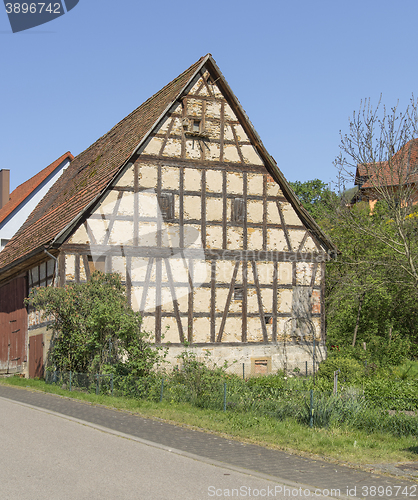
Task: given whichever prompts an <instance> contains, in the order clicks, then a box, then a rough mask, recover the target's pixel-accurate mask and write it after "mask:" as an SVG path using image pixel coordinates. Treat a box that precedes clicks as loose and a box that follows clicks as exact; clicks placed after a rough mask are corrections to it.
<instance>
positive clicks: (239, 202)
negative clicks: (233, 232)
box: [231, 198, 245, 222]
mask: <svg viewBox="0 0 418 500" xmlns="http://www.w3.org/2000/svg"><path fill="white" fill-rule="evenodd" d="M231 219H232V222H244V219H245V204H244V198H234V202H233V204H232V217H231Z"/></svg>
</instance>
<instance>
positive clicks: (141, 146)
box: [0, 54, 336, 276]
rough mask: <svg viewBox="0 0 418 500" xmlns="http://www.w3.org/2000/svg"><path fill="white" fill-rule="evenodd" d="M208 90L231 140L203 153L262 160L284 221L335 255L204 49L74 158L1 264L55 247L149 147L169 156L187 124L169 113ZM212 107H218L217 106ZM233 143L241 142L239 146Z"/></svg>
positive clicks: (218, 158) (224, 158)
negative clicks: (218, 101)
mask: <svg viewBox="0 0 418 500" xmlns="http://www.w3.org/2000/svg"><path fill="white" fill-rule="evenodd" d="M208 76H210V81H209V82H208ZM211 92H212V93H215V95H216V93H219V95H220V96H221V95H222V96H223V97H224V98H225V99H226V101H227V105H226V109H225V110H224V111H225V114H226V115H227V116H229V118H230V120H229V122H230V123H228V124H227V126H226V127H225V129H224V130H223V132H222V133H224V134H225V135H226V136H227V137H228V139H229V141H226V142H228V143H225V147H224V150H223V151H216V148H213V150H211V151H209V153H207V155H208V158H207V159H208V160H210V159H212V160H213V161H223V162H228V161H231V162H236V161H237V159H238V160H239V162H241V163H242V164H243V165H245V164H256V165H262V164H264V166H265V167H266V169H267V170H268V172H269V173H270V175H271V176H272V178H273V179H274V180H275V181H276V182H277V183H278V185H279V187H280V190H281V191H282V193H283V195H284V196H285V197H286V199H287V200H288V201H289V203H290V205H289V206H288V207H287V208H286V213H283V217H284V219H285V221H286V222H288V223H289V221H290V219H291V218H292V217H297V218H298V219H300V220H301V221H302V223H303V224H304V225H305V227H307V229H308V230H309V231H310V233H311V236H313V237H314V238H315V240H316V241H317V242H319V243H320V245H321V247H322V249H323V250H324V251H326V252H329V253H334V252H335V251H336V249H335V247H334V246H333V244H332V243H331V242H330V241H329V239H328V238H327V237H326V236H325V235H324V234H323V233H322V231H321V230H320V228H319V226H318V225H317V224H316V223H315V222H314V221H313V219H312V218H311V217H310V215H309V214H308V213H307V212H306V210H305V209H304V208H303V207H302V205H301V204H300V202H299V200H298V199H297V198H296V196H295V195H294V193H293V192H292V190H291V189H290V187H289V185H288V183H287V182H286V180H285V179H284V177H283V175H282V173H281V172H280V170H279V169H278V167H277V165H276V163H275V162H274V160H273V159H272V157H271V156H270V155H269V154H268V153H267V151H266V150H265V148H264V146H263V144H262V142H261V140H260V138H259V136H258V134H257V133H256V131H255V130H254V128H253V126H252V124H251V122H250V121H249V119H248V117H247V115H246V114H245V112H244V110H243V109H242V107H241V105H240V103H239V102H238V100H237V98H236V97H235V95H234V94H233V92H232V91H231V89H230V87H229V85H228V84H227V82H226V80H225V79H224V77H223V75H222V73H221V72H220V70H219V68H218V67H217V65H216V64H215V62H214V60H213V58H212V56H211V55H210V54H208V55H207V56H206V57H204V58H201V59H200V60H199V61H198V62H197V63H195V64H194V65H192V66H191V67H190V68H189V69H188V70H186V71H185V72H184V73H182V74H181V75H180V76H179V77H178V78H176V79H175V80H173V81H172V82H171V83H169V84H168V85H167V86H166V87H164V88H163V89H162V90H161V91H160V92H158V93H157V94H155V95H154V96H153V97H151V98H150V99H148V100H147V101H146V102H145V103H144V104H142V105H141V106H140V107H139V108H138V109H137V110H135V111H134V112H133V113H131V114H130V115H129V116H128V117H126V118H125V119H123V120H122V121H121V122H120V123H119V124H117V125H116V126H115V127H114V128H113V129H112V130H111V131H110V132H108V133H107V134H106V135H104V136H103V137H102V138H100V139H99V140H98V141H97V142H96V143H94V144H93V145H92V146H91V147H90V148H88V149H87V150H86V151H84V152H83V153H81V154H80V155H79V156H78V157H76V158H75V159H74V160H73V162H72V163H71V165H70V167H69V168H68V169H67V171H66V173H65V174H64V176H62V177H61V178H60V179H59V180H58V182H57V183H56V184H55V185H54V187H53V188H52V189H51V190H50V192H49V193H48V195H47V196H46V197H45V198H44V200H43V201H42V202H41V203H40V204H39V205H38V207H37V209H36V210H35V211H34V212H33V213H32V214H31V216H30V217H29V218H28V220H27V221H26V223H25V224H24V226H23V227H22V228H21V230H20V231H19V232H18V233H17V234H16V236H15V237H14V238H13V239H12V241H11V242H10V243H9V249H8V251H7V252H5V253H4V255H2V256H0V270H1V269H2V268H3V271H4V270H7V269H11V268H12V267H13V266H14V265H16V263H18V262H23V261H24V259H25V257H27V256H31V255H34V254H36V253H37V252H38V253H39V252H42V251H43V248H44V246H49V247H59V246H60V245H61V244H62V243H63V242H64V241H65V240H66V239H67V238H68V237H69V236H70V235H71V234H72V233H73V232H74V230H75V229H76V228H77V227H78V226H79V225H80V223H81V222H82V221H83V220H85V219H86V217H88V214H89V213H91V212H92V211H93V210H94V209H95V207H97V206H98V205H99V204H100V202H101V201H102V200H103V198H104V196H105V195H106V193H107V192H108V190H109V189H110V188H111V187H112V186H114V185H116V183H117V181H118V179H120V178H121V176H122V175H123V174H124V173H125V172H126V171H127V170H128V169H129V168H130V166H131V164H132V163H133V162H134V161H135V160H136V159H137V158H138V156H139V155H140V154H144V155H146V154H150V155H152V154H153V152H157V151H158V152H160V151H161V150H162V149H164V148H168V150H170V151H171V153H170V154H171V155H173V151H176V147H177V149H178V145H176V144H175V139H174V137H173V138H172V137H170V135H173V136H175V132H176V129H178V128H179V127H184V124H183V123H182V122H181V121H179V120H174V121H173V120H171V122H170V121H169V120H167V115H168V113H172V112H173V111H174V110H175V109H176V108H179V106H180V105H181V100H182V99H183V98H184V97H187V98H188V97H189V96H192V95H193V93H196V94H198V95H205V93H208V95H209V94H210V93H211ZM191 105H193V102H191ZM214 108H216V106H214ZM213 112H214V113H216V109H214V110H213ZM232 122H235V123H233V124H231V123H232ZM187 126H190V124H188V125H187ZM190 127H191V128H190V129H189V132H191V133H192V134H193V132H194V130H193V124H192V125H191V126H190ZM177 132H178V130H177ZM164 133H165V137H164ZM199 133H204V131H200V132H199ZM199 133H197V135H196V136H195V139H196V141H198V140H199ZM191 137H193V135H191ZM237 144H240V147H239V148H238V147H237ZM188 154H189V155H190V157H191V158H192V157H193V156H192V155H193V154H196V151H194V152H193V150H190V151H189V153H188ZM205 154H206V153H205ZM3 276H4V274H3Z"/></svg>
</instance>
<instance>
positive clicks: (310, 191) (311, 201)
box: [289, 179, 336, 220]
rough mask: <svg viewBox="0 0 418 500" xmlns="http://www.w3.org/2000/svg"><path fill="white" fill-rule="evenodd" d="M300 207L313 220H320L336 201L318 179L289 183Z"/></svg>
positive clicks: (333, 195)
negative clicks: (304, 209) (303, 208)
mask: <svg viewBox="0 0 418 500" xmlns="http://www.w3.org/2000/svg"><path fill="white" fill-rule="evenodd" d="M289 184H290V186H291V188H292V189H293V191H294V192H295V194H296V196H297V197H298V198H299V200H300V201H301V202H302V205H303V206H304V207H305V208H306V210H307V211H308V212H309V213H310V214H311V215H312V217H313V218H314V219H318V220H319V219H321V218H322V217H324V214H325V213H326V212H327V210H328V209H329V207H330V204H332V203H333V201H335V199H336V194H335V193H334V192H333V191H332V190H331V189H330V187H329V186H328V184H326V183H325V182H323V181H321V180H320V179H313V180H310V181H305V182H300V181H295V182H289Z"/></svg>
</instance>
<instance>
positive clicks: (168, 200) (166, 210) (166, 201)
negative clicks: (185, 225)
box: [158, 193, 174, 220]
mask: <svg viewBox="0 0 418 500" xmlns="http://www.w3.org/2000/svg"><path fill="white" fill-rule="evenodd" d="M158 202H159V205H160V210H161V215H162V217H163V219H164V220H173V219H174V195H173V193H161V194H160V196H159V198H158Z"/></svg>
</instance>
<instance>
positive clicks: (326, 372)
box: [317, 356, 364, 384]
mask: <svg viewBox="0 0 418 500" xmlns="http://www.w3.org/2000/svg"><path fill="white" fill-rule="evenodd" d="M336 371H339V373H338V380H339V381H340V383H341V382H343V383H345V384H353V383H356V382H358V381H359V380H360V379H361V378H362V376H363V375H364V365H362V364H361V363H360V362H359V361H357V360H356V359H353V358H350V357H344V356H329V357H328V358H327V359H326V360H325V361H322V363H321V364H320V365H319V369H318V372H317V377H318V378H324V379H326V380H328V381H332V382H333V381H334V372H336Z"/></svg>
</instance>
